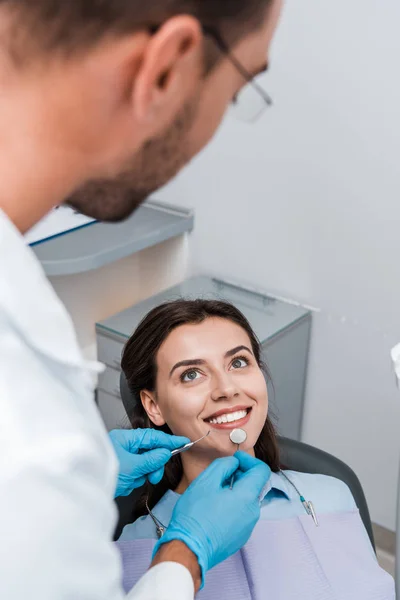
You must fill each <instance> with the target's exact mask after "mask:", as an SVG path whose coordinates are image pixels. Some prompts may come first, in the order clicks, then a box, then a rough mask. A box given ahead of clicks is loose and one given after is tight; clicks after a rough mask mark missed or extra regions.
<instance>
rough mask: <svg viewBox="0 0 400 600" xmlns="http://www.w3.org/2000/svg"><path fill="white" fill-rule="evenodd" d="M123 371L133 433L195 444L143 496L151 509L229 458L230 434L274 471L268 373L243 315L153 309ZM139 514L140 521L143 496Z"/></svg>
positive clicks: (202, 305) (182, 304) (206, 308)
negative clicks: (242, 434)
mask: <svg viewBox="0 0 400 600" xmlns="http://www.w3.org/2000/svg"><path fill="white" fill-rule="evenodd" d="M122 369H123V371H124V373H125V375H126V377H127V380H128V384H129V387H130V389H131V391H132V394H133V396H134V397H135V399H136V401H137V403H136V407H135V410H134V411H133V413H132V414H131V415H129V418H130V420H131V423H132V426H133V427H135V428H136V427H155V428H157V429H161V430H162V431H165V432H166V433H174V434H176V435H181V434H182V435H185V436H186V437H189V438H190V439H192V440H196V439H199V438H200V437H202V436H203V435H204V434H205V433H207V431H209V430H210V429H211V431H212V435H210V436H209V437H208V438H207V439H205V440H204V442H202V443H201V444H199V445H197V446H196V447H194V448H193V449H192V450H191V451H190V452H187V453H185V454H184V455H182V456H177V457H174V458H173V460H171V462H170V463H169V464H168V465H167V468H166V470H165V476H164V479H163V480H162V482H161V483H160V484H159V485H158V486H156V487H152V486H148V490H146V491H145V494H144V495H146V496H148V501H149V506H150V508H152V507H153V506H155V504H156V503H157V502H158V500H159V499H160V498H161V497H162V496H163V495H164V493H165V492H166V491H167V490H168V489H173V490H178V491H179V492H181V493H182V492H183V491H184V490H185V489H186V487H187V486H188V485H189V484H190V483H191V482H192V481H193V480H194V479H195V478H196V477H197V476H198V475H199V474H200V473H201V472H202V471H203V470H204V469H205V468H206V467H207V466H208V465H209V464H210V463H211V462H212V461H213V460H214V459H215V458H219V457H222V456H227V455H230V454H233V453H234V451H235V450H236V446H234V445H233V444H232V442H231V441H230V438H229V433H230V432H231V431H232V429H235V428H238V427H242V428H245V430H246V433H247V442H246V444H244V445H243V446H242V447H241V449H242V450H245V451H248V452H249V453H251V454H252V455H253V456H254V455H255V456H256V457H257V458H260V459H261V460H263V461H264V462H266V463H267V464H268V465H269V466H270V468H271V469H272V471H275V472H276V471H278V470H279V468H280V463H279V451H278V446H277V442H276V435H275V431H274V427H273V425H272V422H271V420H270V419H269V417H268V392H267V385H266V377H267V378H268V377H269V374H268V370H267V368H266V366H265V365H264V363H263V362H262V359H261V346H260V343H259V341H258V340H257V337H256V335H255V333H254V332H253V330H252V328H251V326H250V324H249V323H248V321H247V319H246V318H245V317H244V315H243V314H242V313H241V312H240V311H239V310H238V309H237V308H235V307H234V306H232V305H231V304H228V303H226V302H219V301H215V300H193V301H186V300H177V301H175V302H170V303H167V304H163V305H161V306H158V307H157V308H155V309H154V310H152V311H151V312H150V313H149V314H148V315H147V316H146V317H145V319H144V320H143V321H142V323H141V324H140V325H139V327H138V328H137V329H136V331H135V333H134V334H133V336H132V337H131V339H130V340H129V341H128V343H127V345H126V347H125V350H124V353H123V357H122ZM138 511H139V513H138V516H139V514H145V512H146V509H145V503H144V497H143V499H142V502H141V503H139V508H138Z"/></svg>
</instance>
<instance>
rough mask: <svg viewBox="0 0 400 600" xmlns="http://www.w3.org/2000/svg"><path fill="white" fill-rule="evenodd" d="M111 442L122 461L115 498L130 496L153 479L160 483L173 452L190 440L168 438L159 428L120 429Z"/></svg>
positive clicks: (154, 481)
mask: <svg viewBox="0 0 400 600" xmlns="http://www.w3.org/2000/svg"><path fill="white" fill-rule="evenodd" d="M110 439H111V443H112V444H113V446H114V450H115V453H116V455H117V458H118V461H119V474H118V482H117V489H116V492H115V497H116V498H118V497H119V496H129V494H130V493H131V492H132V491H133V490H134V489H136V488H139V487H141V486H142V485H144V484H145V482H146V480H149V481H150V483H152V484H153V485H155V484H157V483H159V482H160V481H161V479H162V477H163V475H164V465H165V464H166V463H167V462H168V461H169V460H170V458H171V450H175V449H176V448H181V447H182V446H184V445H185V444H187V443H189V442H190V440H189V439H188V438H186V437H178V436H173V435H168V434H167V433H163V432H162V431H157V430H156V429H127V430H125V429H116V430H114V431H111V432H110Z"/></svg>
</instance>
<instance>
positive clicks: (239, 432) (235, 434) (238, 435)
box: [229, 429, 247, 490]
mask: <svg viewBox="0 0 400 600" xmlns="http://www.w3.org/2000/svg"><path fill="white" fill-rule="evenodd" d="M229 438H230V440H231V442H232V444H236V445H237V450H239V448H240V444H244V442H245V441H246V440H247V433H246V432H245V430H244V429H233V430H232V431H231V432H230V434H229ZM234 481H235V474H233V475H232V477H231V483H230V485H229V489H231V490H232V489H233V482H234Z"/></svg>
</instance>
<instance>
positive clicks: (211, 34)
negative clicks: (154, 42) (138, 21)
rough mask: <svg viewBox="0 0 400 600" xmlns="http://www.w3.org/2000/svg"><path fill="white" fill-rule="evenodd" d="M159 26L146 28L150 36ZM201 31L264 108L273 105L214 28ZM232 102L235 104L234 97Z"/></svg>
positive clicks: (204, 27) (267, 95) (269, 97)
mask: <svg viewBox="0 0 400 600" xmlns="http://www.w3.org/2000/svg"><path fill="white" fill-rule="evenodd" d="M159 28H160V25H153V26H150V27H149V28H148V30H149V32H150V33H151V34H154V33H156V32H157V31H158V29H159ZM201 28H202V31H203V34H204V35H207V36H208V37H210V38H212V39H213V40H214V42H215V43H216V45H217V46H218V48H219V50H220V51H221V52H222V53H223V54H225V55H226V57H227V58H228V59H229V60H230V62H231V63H232V65H233V66H234V67H235V69H236V70H237V71H238V72H239V73H240V75H241V76H242V77H243V79H244V80H245V81H246V82H247V83H248V84H250V85H251V87H252V88H253V89H254V90H255V91H256V92H257V94H259V96H261V98H262V100H263V101H264V103H265V107H266V108H267V107H269V106H272V105H273V101H272V98H271V96H270V95H269V94H268V93H267V92H266V91H265V90H264V89H263V88H262V87H261V86H260V85H258V83H257V82H256V81H254V78H255V76H254V75H252V74H251V73H250V72H249V71H248V70H247V69H246V67H244V66H243V65H242V63H241V62H240V61H239V60H238V59H237V58H236V56H235V55H234V54H233V52H232V50H231V49H230V47H229V45H228V44H227V43H226V42H225V40H224V38H223V37H222V36H221V34H220V33H219V31H218V30H217V29H215V28H214V27H210V26H209V25H203V24H202V25H201ZM233 102H234V103H235V102H236V97H235V98H234V100H233Z"/></svg>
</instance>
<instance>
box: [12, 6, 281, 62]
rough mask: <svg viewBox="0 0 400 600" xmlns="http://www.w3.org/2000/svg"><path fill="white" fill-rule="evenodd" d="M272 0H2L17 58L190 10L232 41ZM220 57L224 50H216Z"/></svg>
mask: <svg viewBox="0 0 400 600" xmlns="http://www.w3.org/2000/svg"><path fill="white" fill-rule="evenodd" d="M271 3H272V0H0V8H1V7H2V6H4V7H5V8H6V9H7V10H8V12H9V13H10V15H11V17H12V21H11V22H12V28H11V30H10V31H9V32H8V34H7V38H8V39H7V42H8V45H9V46H10V48H9V50H10V53H11V55H12V56H13V58H14V59H15V60H16V61H17V62H20V63H21V62H23V61H24V60H27V59H29V58H30V56H31V54H32V50H33V49H36V50H40V51H41V52H42V53H43V52H44V53H54V52H55V51H56V52H58V51H61V52H62V53H64V54H67V55H68V54H69V55H71V54H74V53H76V52H79V51H80V50H82V49H86V48H90V46H92V45H94V44H96V43H97V42H98V41H99V40H101V39H102V38H103V37H106V36H110V35H124V34H128V33H131V32H132V31H136V30H140V29H149V28H153V27H155V26H159V25H161V24H162V23H164V22H165V21H167V20H168V19H170V18H172V17H174V16H177V15H181V14H186V15H191V16H193V17H195V18H196V19H198V21H199V22H200V23H201V24H202V25H205V26H208V27H212V28H216V29H217V30H218V31H219V33H220V35H223V36H224V37H225V41H226V42H227V43H228V44H233V43H235V42H237V41H238V40H240V39H242V38H243V37H244V36H246V35H247V34H249V33H251V32H252V31H256V30H257V28H258V27H259V26H260V24H261V23H262V22H263V18H264V15H265V14H266V10H267V8H268V7H269V6H270V4H271ZM215 56H216V59H217V57H219V56H220V54H219V53H215Z"/></svg>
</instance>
